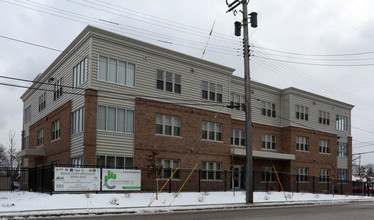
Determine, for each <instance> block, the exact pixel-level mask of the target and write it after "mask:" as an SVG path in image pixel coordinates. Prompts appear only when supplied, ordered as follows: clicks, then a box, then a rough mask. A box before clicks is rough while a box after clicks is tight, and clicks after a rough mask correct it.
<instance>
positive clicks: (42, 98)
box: [39, 93, 45, 111]
mask: <svg viewBox="0 0 374 220" xmlns="http://www.w3.org/2000/svg"><path fill="white" fill-rule="evenodd" d="M43 109H45V93H43V94H42V95H41V96H39V111H41V110H43Z"/></svg>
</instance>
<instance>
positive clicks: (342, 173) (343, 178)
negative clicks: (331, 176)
mask: <svg viewBox="0 0 374 220" xmlns="http://www.w3.org/2000/svg"><path fill="white" fill-rule="evenodd" d="M338 181H339V183H341V182H342V183H348V169H338Z"/></svg>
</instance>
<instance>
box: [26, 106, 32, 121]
mask: <svg viewBox="0 0 374 220" xmlns="http://www.w3.org/2000/svg"><path fill="white" fill-rule="evenodd" d="M30 121H31V105H30V106H28V107H27V108H25V124H27V123H29V122H30Z"/></svg>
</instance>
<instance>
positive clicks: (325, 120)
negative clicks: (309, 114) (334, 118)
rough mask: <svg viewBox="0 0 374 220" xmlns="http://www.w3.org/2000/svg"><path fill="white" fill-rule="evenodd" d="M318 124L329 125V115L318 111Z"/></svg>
mask: <svg viewBox="0 0 374 220" xmlns="http://www.w3.org/2000/svg"><path fill="white" fill-rule="evenodd" d="M318 122H319V123H320V124H324V125H330V113H329V112H325V111H318Z"/></svg>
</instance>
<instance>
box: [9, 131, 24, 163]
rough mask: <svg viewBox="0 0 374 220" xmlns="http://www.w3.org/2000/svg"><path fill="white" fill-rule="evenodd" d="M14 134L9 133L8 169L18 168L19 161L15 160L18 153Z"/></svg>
mask: <svg viewBox="0 0 374 220" xmlns="http://www.w3.org/2000/svg"><path fill="white" fill-rule="evenodd" d="M15 136H16V133H15V132H13V131H9V144H8V161H9V162H8V163H9V167H11V168H12V169H18V168H20V165H21V161H20V159H19V158H17V154H18V153H19V152H20V151H19V149H17V141H16V138H15Z"/></svg>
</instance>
